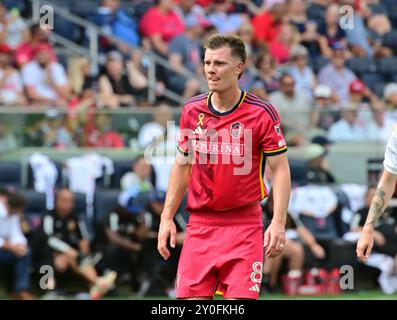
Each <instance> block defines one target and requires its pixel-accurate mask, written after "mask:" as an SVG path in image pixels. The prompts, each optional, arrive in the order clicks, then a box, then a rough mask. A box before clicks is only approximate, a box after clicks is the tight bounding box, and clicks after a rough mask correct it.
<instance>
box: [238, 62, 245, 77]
mask: <svg viewBox="0 0 397 320" xmlns="http://www.w3.org/2000/svg"><path fill="white" fill-rule="evenodd" d="M244 69H245V64H244V62H239V64H238V65H237V68H236V75H240V74H242V73H243V72H244Z"/></svg>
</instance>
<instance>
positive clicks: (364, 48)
mask: <svg viewBox="0 0 397 320" xmlns="http://www.w3.org/2000/svg"><path fill="white" fill-rule="evenodd" d="M358 4H359V3H358V2H356V1H355V0H343V1H341V2H340V5H350V6H353V7H354V11H353V17H352V18H353V25H354V28H346V29H345V32H346V37H347V43H348V45H349V47H350V49H351V52H352V54H353V55H354V56H358V57H365V56H368V57H372V56H373V54H374V51H373V49H372V47H371V44H370V41H369V40H370V38H369V32H368V29H367V27H366V23H365V21H366V19H367V17H368V16H369V15H370V12H369V11H368V9H367V8H366V6H365V3H363V2H361V3H360V5H358ZM363 4H364V5H363Z"/></svg>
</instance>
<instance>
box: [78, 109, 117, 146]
mask: <svg viewBox="0 0 397 320" xmlns="http://www.w3.org/2000/svg"><path fill="white" fill-rule="evenodd" d="M83 146H84V147H95V148H117V149H118V148H124V140H123V138H122V137H121V136H120V134H119V133H118V132H116V131H115V130H112V118H111V115H110V114H106V113H97V114H96V115H95V119H94V126H92V124H91V123H89V124H87V126H86V128H85V136H84V138H83Z"/></svg>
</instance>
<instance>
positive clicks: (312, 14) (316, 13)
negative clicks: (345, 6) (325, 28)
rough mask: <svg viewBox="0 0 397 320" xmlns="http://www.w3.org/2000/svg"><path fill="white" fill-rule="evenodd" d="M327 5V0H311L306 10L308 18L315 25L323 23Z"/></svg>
mask: <svg viewBox="0 0 397 320" xmlns="http://www.w3.org/2000/svg"><path fill="white" fill-rule="evenodd" d="M328 5H329V0H312V1H311V2H310V5H309V6H308V8H307V10H306V14H307V17H308V19H309V20H312V21H314V22H315V23H316V24H317V25H321V24H322V23H324V17H325V12H326V10H327V6H328Z"/></svg>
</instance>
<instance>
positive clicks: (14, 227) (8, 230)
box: [0, 202, 27, 248]
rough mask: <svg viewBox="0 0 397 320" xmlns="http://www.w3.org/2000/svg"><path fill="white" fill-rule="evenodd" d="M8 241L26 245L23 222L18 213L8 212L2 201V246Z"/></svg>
mask: <svg viewBox="0 0 397 320" xmlns="http://www.w3.org/2000/svg"><path fill="white" fill-rule="evenodd" d="M6 241H8V242H9V243H11V244H23V245H26V243H27V240H26V238H25V236H24V235H23V232H22V229H21V223H20V220H19V216H18V215H17V214H12V215H10V214H8V212H7V209H6V207H5V206H4V204H3V203H2V202H0V248H1V247H2V246H3V245H4V243H5V242H6Z"/></svg>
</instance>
